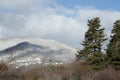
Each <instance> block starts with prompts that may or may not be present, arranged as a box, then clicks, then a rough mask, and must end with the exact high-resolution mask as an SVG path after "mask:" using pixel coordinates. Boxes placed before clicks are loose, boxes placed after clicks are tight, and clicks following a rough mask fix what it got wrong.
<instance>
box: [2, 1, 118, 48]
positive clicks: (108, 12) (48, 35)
mask: <svg viewBox="0 0 120 80" xmlns="http://www.w3.org/2000/svg"><path fill="white" fill-rule="evenodd" d="M119 3H120V0H0V38H12V37H38V38H44V39H53V40H57V41H60V42H62V43H65V44H67V45H69V46H72V47H75V48H80V47H81V46H80V44H79V43H80V42H81V41H82V40H84V33H85V32H86V31H87V20H88V19H91V18H93V17H100V19H101V25H102V26H103V27H105V29H106V31H105V33H106V34H107V36H106V37H109V35H110V30H111V29H112V25H113V23H114V22H115V21H116V20H118V19H120V8H119V7H120V5H119Z"/></svg>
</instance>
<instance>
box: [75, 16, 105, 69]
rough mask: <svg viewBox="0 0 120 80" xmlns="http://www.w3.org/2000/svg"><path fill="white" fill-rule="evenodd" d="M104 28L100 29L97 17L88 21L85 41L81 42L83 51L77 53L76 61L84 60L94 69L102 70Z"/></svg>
mask: <svg viewBox="0 0 120 80" xmlns="http://www.w3.org/2000/svg"><path fill="white" fill-rule="evenodd" d="M104 37H105V34H104V28H101V25H100V20H99V18H98V17H96V18H93V19H91V20H88V31H87V32H86V33H85V40H84V41H83V42H82V45H83V46H84V48H83V50H81V51H78V54H77V55H76V57H77V60H79V59H84V60H85V61H87V62H88V63H89V64H90V65H92V67H93V68H94V69H99V68H102V67H103V66H104V65H103V63H104V54H103V53H102V51H101V50H102V43H103V42H104V41H105V40H106V39H105V38H104Z"/></svg>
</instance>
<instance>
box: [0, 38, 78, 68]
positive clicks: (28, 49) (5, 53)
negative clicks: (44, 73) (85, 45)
mask: <svg viewBox="0 0 120 80" xmlns="http://www.w3.org/2000/svg"><path fill="white" fill-rule="evenodd" d="M75 54H76V50H75V49H74V48H71V47H69V46H67V45H65V44H62V43H59V42H57V41H54V40H47V39H39V38H12V39H2V40H0V61H2V62H6V63H8V64H10V65H15V66H16V67H20V66H26V65H31V64H49V63H52V64H63V63H70V62H72V61H73V60H75Z"/></svg>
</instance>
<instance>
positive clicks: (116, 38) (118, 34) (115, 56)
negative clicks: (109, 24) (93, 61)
mask: <svg viewBox="0 0 120 80" xmlns="http://www.w3.org/2000/svg"><path fill="white" fill-rule="evenodd" d="M111 34H112V36H111V39H110V43H109V44H108V48H107V51H106V53H107V59H108V61H109V63H110V64H111V65H112V66H113V67H114V68H116V69H120V20H117V21H116V22H115V23H114V25H113V29H112V31H111Z"/></svg>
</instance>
